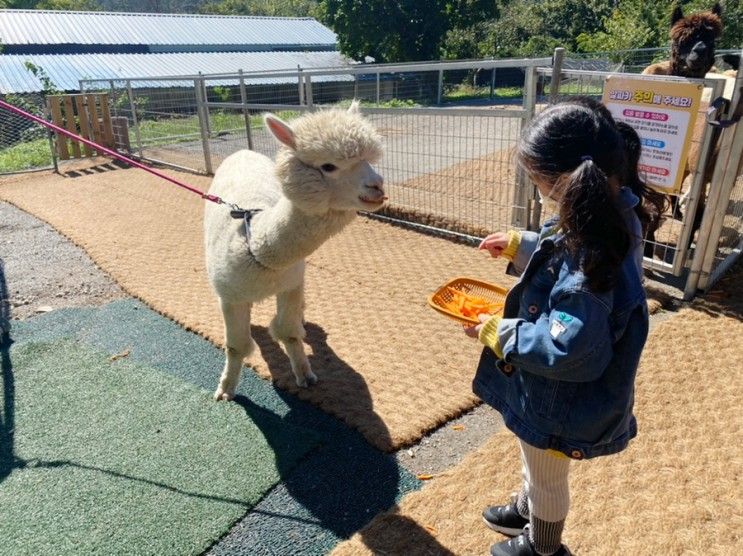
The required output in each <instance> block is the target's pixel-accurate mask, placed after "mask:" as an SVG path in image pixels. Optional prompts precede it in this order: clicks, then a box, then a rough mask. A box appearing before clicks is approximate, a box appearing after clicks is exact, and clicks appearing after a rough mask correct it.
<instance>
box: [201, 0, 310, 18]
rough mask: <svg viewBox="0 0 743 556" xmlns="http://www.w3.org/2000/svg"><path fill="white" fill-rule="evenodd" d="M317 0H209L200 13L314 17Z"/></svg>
mask: <svg viewBox="0 0 743 556" xmlns="http://www.w3.org/2000/svg"><path fill="white" fill-rule="evenodd" d="M317 4H318V3H317V0H282V1H279V0H211V1H209V2H206V3H205V4H203V5H202V6H201V7H200V8H199V12H200V13H205V14H220V15H267V16H274V17H315V15H316V12H317V8H318V6H317Z"/></svg>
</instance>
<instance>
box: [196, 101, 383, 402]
mask: <svg viewBox="0 0 743 556" xmlns="http://www.w3.org/2000/svg"><path fill="white" fill-rule="evenodd" d="M264 121H265V123H266V126H267V128H268V129H269V130H270V131H271V133H272V134H273V135H274V137H275V138H276V139H277V140H278V141H279V142H280V143H281V144H282V146H281V148H280V150H279V153H278V154H277V156H276V164H274V163H273V161H271V160H270V159H269V158H267V157H265V156H263V155H262V154H258V153H256V152H252V151H248V150H243V151H238V152H236V153H234V154H232V155H231V156H229V157H228V158H226V159H225V160H224V162H222V164H221V165H220V166H219V168H218V169H217V172H216V173H215V174H214V180H213V181H212V185H211V188H210V189H209V193H210V194H212V195H217V196H219V197H221V198H222V199H224V200H225V201H226V202H229V203H234V204H236V205H238V206H239V207H241V208H242V209H246V210H255V209H260V212H257V213H255V215H254V216H253V217H252V219H250V220H249V224H248V225H246V222H245V220H244V219H235V218H233V217H232V216H231V215H230V211H229V210H228V209H226V208H225V207H224V206H217V205H214V204H212V203H207V206H206V209H205V214H204V232H205V240H206V268H207V273H208V276H209V281H210V282H211V284H212V287H213V288H214V290H215V291H216V293H217V295H218V296H219V302H220V305H221V308H222V315H223V317H224V329H225V352H226V361H225V366H224V371H223V373H222V376H221V378H220V381H219V386H218V388H217V390H216V392H215V393H214V398H215V399H217V400H230V399H232V398H233V397H234V395H235V389H236V388H237V385H238V382H239V381H240V371H241V369H242V363H243V359H244V358H246V357H248V356H249V355H250V354H251V352H252V351H253V350H254V349H255V343H254V342H253V338H252V336H251V333H250V312H251V308H252V306H253V303H255V302H257V301H260V300H262V299H265V298H267V297H269V296H272V295H276V316H275V317H274V318H273V320H272V321H271V325H270V327H269V331H270V334H271V336H272V337H273V338H274V339H275V340H277V341H279V342H281V343H282V344H283V345H284V348H285V349H286V353H287V355H288V356H289V360H290V361H291V367H292V372H293V373H294V376H295V378H296V381H297V385H299V386H302V387H305V386H307V385H308V384H314V383H315V382H317V376H315V374H314V373H313V372H312V369H311V368H310V362H309V360H308V359H307V356H306V354H305V352H304V346H303V343H302V340H303V338H304V336H305V329H304V324H303V322H304V259H305V257H307V256H308V255H309V254H310V253H312V252H313V251H315V250H316V249H317V248H318V247H320V245H322V243H323V242H325V241H326V240H327V239H328V238H329V237H330V236H332V235H333V234H336V233H338V232H340V231H341V230H342V229H343V228H344V227H345V226H346V225H347V224H349V223H350V222H351V221H352V220H353V218H354V217H355V215H356V211H358V210H365V211H373V210H377V209H379V208H381V207H382V206H383V204H384V201H385V199H386V197H385V194H384V190H383V188H382V185H383V180H382V177H381V176H380V175H379V174H377V173H376V172H375V171H374V169H373V168H372V167H371V163H372V162H375V161H377V160H378V159H379V158H380V157H381V154H382V147H381V138H380V136H379V135H378V133H377V131H376V130H375V128H374V127H373V126H372V125H371V124H370V123H369V122H367V121H366V120H364V119H363V118H362V117H361V115H360V114H359V110H358V104H357V103H356V102H354V103H353V104H352V105H351V108H349V109H348V111H343V110H324V111H318V112H313V113H309V114H306V115H304V116H302V117H301V118H299V119H297V120H296V121H295V122H293V123H292V125H291V126H289V125H288V124H286V123H285V122H283V121H282V120H280V119H279V118H277V117H275V116H272V115H267V116H266V117H265V119H264ZM246 229H247V230H248V231H247V233H246ZM246 236H247V237H246Z"/></svg>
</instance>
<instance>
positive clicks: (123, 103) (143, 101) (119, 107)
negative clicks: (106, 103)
mask: <svg viewBox="0 0 743 556" xmlns="http://www.w3.org/2000/svg"><path fill="white" fill-rule="evenodd" d="M149 103H150V99H149V97H143V96H138V97H135V99H134V110H135V112H136V114H137V119H139V120H142V119H144V117H145V113H146V111H147V106H148V105H149ZM114 108H115V110H116V112H122V111H124V112H131V110H132V103H131V102H129V95H127V94H121V95H119V96H118V97H117V98H116V100H115V101H114Z"/></svg>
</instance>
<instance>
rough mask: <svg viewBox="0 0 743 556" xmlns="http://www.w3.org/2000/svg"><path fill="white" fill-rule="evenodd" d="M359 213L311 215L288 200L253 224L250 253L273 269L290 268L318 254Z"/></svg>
mask: <svg viewBox="0 0 743 556" xmlns="http://www.w3.org/2000/svg"><path fill="white" fill-rule="evenodd" d="M355 215H356V213H355V211H334V210H331V211H328V212H326V213H324V214H317V215H315V214H307V213H306V212H303V211H301V210H300V209H299V208H297V207H296V206H295V205H294V204H292V203H291V201H289V200H288V199H286V198H285V197H282V198H281V199H280V200H279V202H278V203H276V204H275V205H274V206H272V207H271V208H268V209H265V210H263V211H262V212H261V213H259V214H258V215H256V216H255V217H254V218H253V222H252V223H251V240H250V250H251V252H252V253H253V255H254V256H255V258H256V259H257V260H258V262H260V263H261V264H263V265H265V266H267V267H269V268H284V267H287V266H290V265H292V264H294V263H296V262H298V261H300V260H302V259H304V258H305V257H307V256H308V255H310V254H311V253H312V252H313V251H315V250H316V249H317V248H318V247H320V246H321V245H322V244H323V243H324V242H325V241H326V240H327V239H328V238H330V237H331V236H332V235H334V234H337V233H338V232H340V231H341V230H342V229H343V228H344V227H345V226H346V225H347V224H349V223H350V222H351V221H352V220H353V218H354V216H355Z"/></svg>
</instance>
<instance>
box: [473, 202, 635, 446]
mask: <svg viewBox="0 0 743 556" xmlns="http://www.w3.org/2000/svg"><path fill="white" fill-rule="evenodd" d="M637 202H638V199H637V197H635V195H634V194H632V192H631V191H630V190H629V189H627V188H622V189H621V193H620V196H619V203H620V205H621V208H622V210H623V214H624V215H625V220H626V221H627V224H628V226H629V229H630V231H631V233H632V235H633V236H634V237H635V238H637V240H636V241H635V242H634V245H633V247H632V249H631V250H630V252H629V254H628V255H627V257H626V258H625V260H624V262H623V263H622V265H621V268H620V270H619V272H618V279H617V283H616V286H615V287H614V288H613V289H612V290H610V291H608V292H600V293H597V292H593V291H591V289H589V288H588V286H587V284H586V277H585V275H584V274H583V273H582V272H581V270H580V268H579V267H578V265H577V263H576V261H574V260H572V259H571V257H569V256H568V255H567V254H566V253H565V252H564V250H562V249H561V248H560V244H561V243H562V242H563V241H564V237H563V236H562V234H561V233H560V232H557V233H554V226H555V222H554V221H552V222H548V223H547V224H546V225H545V226H544V227H543V228H542V230H541V232H540V233H539V234H537V233H535V232H523V233H522V238H521V243H520V244H519V247H518V251H517V253H516V256H515V257H514V259H513V261H512V263H511V265H509V269H510V271H514V270H515V271H516V272H519V271H521V278H520V280H519V281H518V283H517V284H516V285H515V286H514V287H513V288H512V289H511V290H510V292H509V293H508V295H507V297H506V301H505V307H504V312H503V318H502V319H501V320H500V322H499V323H498V329H497V331H498V340H499V343H500V350H499V351H502V354H503V357H502V358H499V357H498V356H497V355H496V354H495V353H494V351H493V350H492V349H490V348H488V347H486V348H485V349H484V350H483V352H482V356H481V358H480V363H479V365H478V368H477V373H476V375H475V379H474V382H473V390H474V392H475V394H477V395H478V396H479V397H480V398H482V399H483V400H484V401H485V402H487V403H488V404H490V405H492V406H493V407H494V408H495V409H497V410H498V411H499V412H500V413H501V414H502V416H503V420H504V422H505V424H506V426H507V427H508V428H509V429H511V430H512V431H513V432H514V433H515V434H516V436H518V437H519V438H520V439H522V440H524V441H525V442H527V443H528V444H531V445H533V446H535V447H537V448H542V449H553V450H557V451H560V452H562V453H564V454H566V455H567V456H569V457H572V458H575V459H582V458H592V457H596V456H601V455H606V454H612V453H615V452H619V451H621V450H623V449H624V448H625V447H626V446H627V444H628V442H629V441H630V439H631V438H633V437H634V436H635V435H636V434H637V424H636V421H635V417H634V415H633V414H632V407H633V402H634V382H635V374H636V372H637V367H638V363H639V360H640V354H641V352H642V349H643V346H644V345H645V340H646V338H647V333H648V311H647V303H646V300H645V292H644V289H643V286H642V269H641V267H640V268H638V265H639V261H641V241H640V238H639V221H638V220H637V216H636V215H635V212H634V210H633V207H634V206H635V204H636V203H637Z"/></svg>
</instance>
